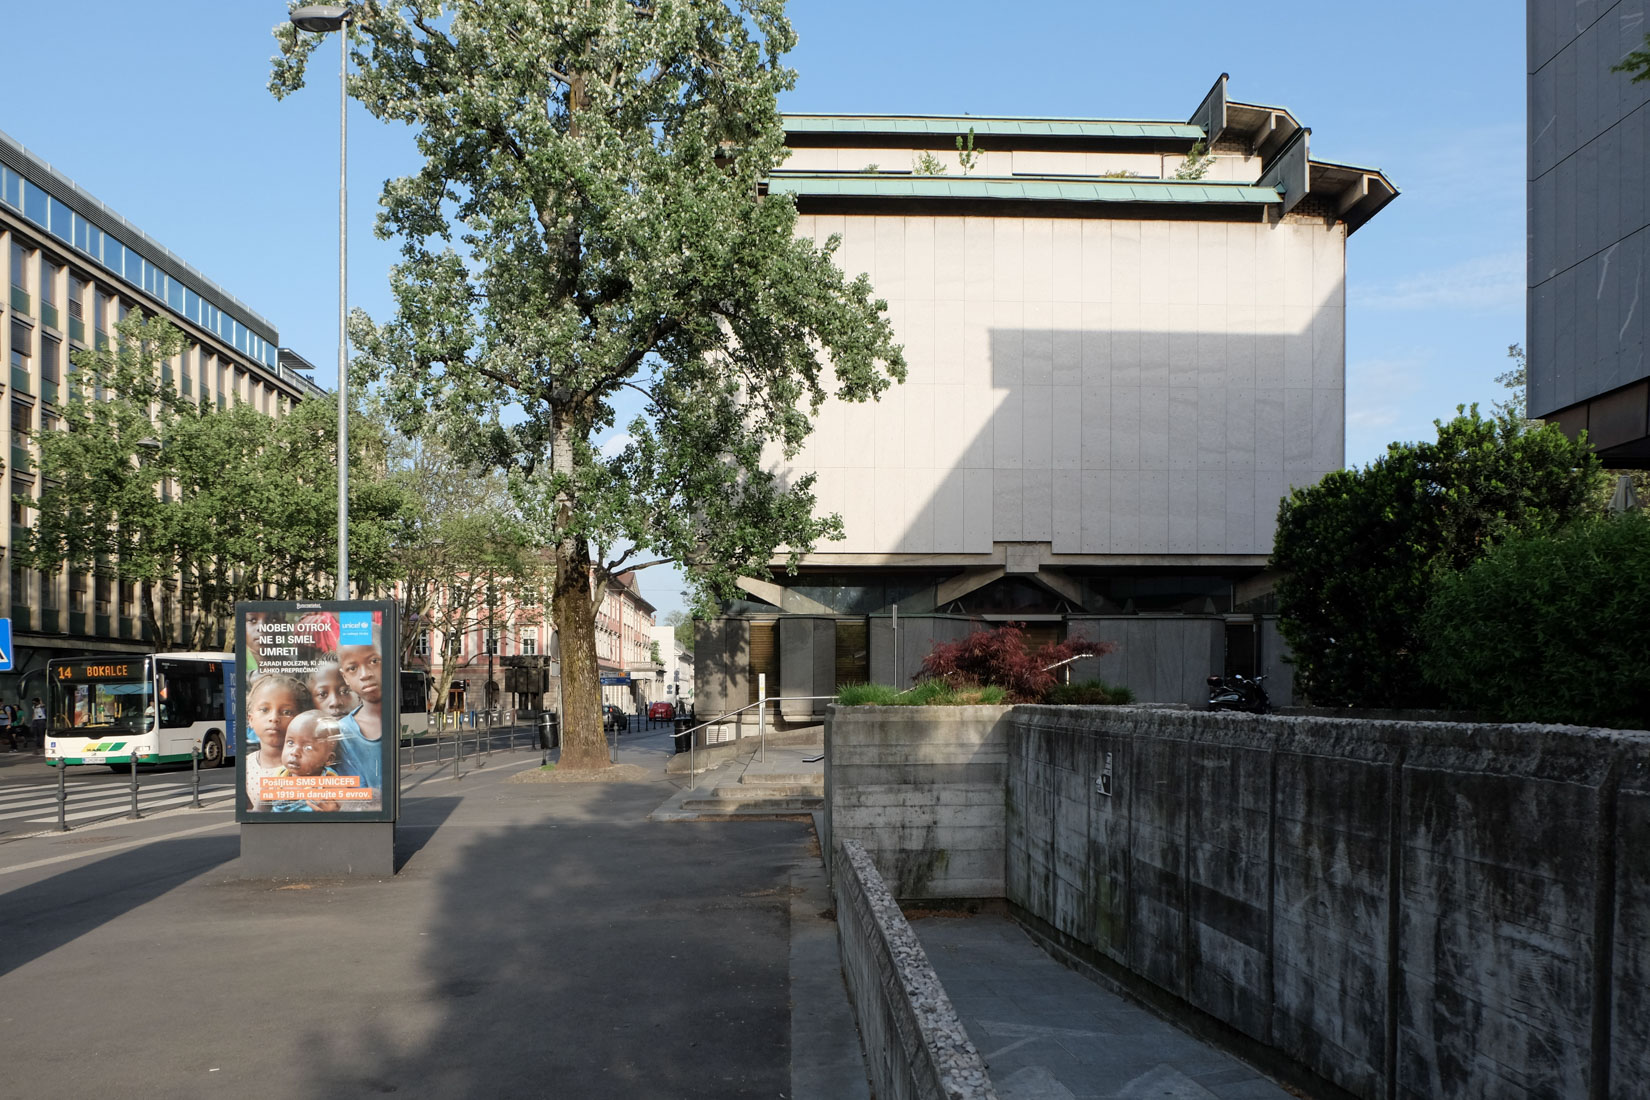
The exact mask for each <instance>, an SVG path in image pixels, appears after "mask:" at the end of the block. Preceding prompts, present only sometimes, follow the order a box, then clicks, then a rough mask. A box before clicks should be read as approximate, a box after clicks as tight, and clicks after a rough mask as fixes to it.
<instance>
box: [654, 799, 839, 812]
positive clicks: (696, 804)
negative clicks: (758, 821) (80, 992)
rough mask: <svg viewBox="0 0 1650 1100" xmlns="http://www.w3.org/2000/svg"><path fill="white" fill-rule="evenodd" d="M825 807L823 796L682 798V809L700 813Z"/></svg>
mask: <svg viewBox="0 0 1650 1100" xmlns="http://www.w3.org/2000/svg"><path fill="white" fill-rule="evenodd" d="M824 808H825V800H824V799H823V798H763V799H749V798H684V799H683V800H682V809H683V810H685V811H687V812H690V813H700V814H735V813H745V814H800V813H810V812H812V811H814V810H822V809H824Z"/></svg>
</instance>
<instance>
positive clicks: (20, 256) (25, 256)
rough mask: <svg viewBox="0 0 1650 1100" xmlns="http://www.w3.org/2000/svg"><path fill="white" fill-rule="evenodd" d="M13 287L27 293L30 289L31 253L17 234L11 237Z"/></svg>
mask: <svg viewBox="0 0 1650 1100" xmlns="http://www.w3.org/2000/svg"><path fill="white" fill-rule="evenodd" d="M11 285H12V286H14V287H16V288H17V289H18V290H21V291H24V292H25V293H26V292H27V291H28V289H29V253H28V252H26V251H25V250H24V249H23V244H22V242H21V241H19V240H18V239H17V234H15V233H13V234H12V237H11Z"/></svg>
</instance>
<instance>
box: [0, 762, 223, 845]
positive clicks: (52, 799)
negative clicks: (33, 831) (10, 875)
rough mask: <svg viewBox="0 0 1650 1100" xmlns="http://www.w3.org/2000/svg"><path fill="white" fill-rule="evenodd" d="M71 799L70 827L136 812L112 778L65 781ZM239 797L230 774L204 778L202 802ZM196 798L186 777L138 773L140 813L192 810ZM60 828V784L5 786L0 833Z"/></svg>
mask: <svg viewBox="0 0 1650 1100" xmlns="http://www.w3.org/2000/svg"><path fill="white" fill-rule="evenodd" d="M64 792H65V793H66V794H67V795H68V802H67V805H66V806H65V813H64V820H65V821H66V822H67V823H68V824H70V825H75V824H84V823H86V822H89V821H99V820H102V819H104V818H110V817H120V816H123V815H125V814H127V813H130V812H131V808H132V789H131V787H130V786H128V785H127V784H126V783H124V782H120V781H118V780H116V779H115V777H113V776H111V777H110V778H109V779H106V780H103V781H101V782H98V781H94V780H89V779H74V778H68V779H66V780H65V782H64ZM234 795H235V780H234V776H233V775H232V774H231V775H229V776H227V777H225V778H222V779H219V778H217V777H214V778H212V779H206V778H205V777H202V779H201V802H202V804H206V805H210V804H213V803H218V804H225V803H227V801H228V800H230V799H233V798H234ZM193 798H194V792H193V790H192V789H191V786H190V782H189V777H188V776H187V775H181V776H179V775H175V774H165V773H162V774H158V775H148V776H146V775H144V774H143V773H142V772H141V771H139V772H138V812H139V813H145V814H148V813H154V812H156V811H158V810H168V809H174V808H176V807H179V806H187V805H189V803H190V801H191V800H192V799H193ZM56 824H57V779H56V777H55V776H54V777H53V778H51V779H49V780H43V781H41V782H38V783H17V784H6V785H0V831H14V830H16V829H18V828H20V827H23V828H27V827H30V826H34V825H56Z"/></svg>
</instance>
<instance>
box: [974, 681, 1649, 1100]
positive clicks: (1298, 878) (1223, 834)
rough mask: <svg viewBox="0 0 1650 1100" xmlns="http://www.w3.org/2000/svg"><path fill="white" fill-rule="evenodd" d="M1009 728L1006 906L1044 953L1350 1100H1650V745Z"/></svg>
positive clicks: (1431, 728)
mask: <svg viewBox="0 0 1650 1100" xmlns="http://www.w3.org/2000/svg"><path fill="white" fill-rule="evenodd" d="M1010 724H1011V726H1012V731H1011V734H1010V737H1009V742H1008V744H1009V756H1008V764H1007V788H1006V789H1007V808H1006V819H1005V827H1006V843H1005V861H1006V868H1007V870H1006V876H1005V881H1006V888H1007V894H1008V898H1009V900H1010V901H1011V902H1012V903H1013V904H1015V905H1016V906H1018V907H1020V908H1021V909H1022V910H1023V911H1024V912H1025V913H1027V914H1029V916H1030V917H1032V918H1035V920H1036V921H1037V922H1041V923H1042V924H1043V925H1046V926H1047V927H1048V928H1049V929H1051V930H1052V932H1053V934H1054V936H1055V937H1056V938H1057V941H1058V943H1059V944H1060V946H1063V947H1066V948H1068V949H1071V950H1073V951H1074V952H1075V953H1077V954H1079V956H1081V957H1085V958H1088V959H1089V960H1090V961H1093V962H1095V963H1097V964H1099V965H1101V966H1102V969H1105V970H1107V971H1108V972H1110V973H1112V974H1113V975H1114V976H1118V977H1122V978H1124V979H1125V980H1128V981H1131V982H1134V983H1140V984H1142V985H1145V984H1149V987H1150V988H1154V989H1156V990H1159V991H1162V992H1164V993H1167V994H1168V995H1170V996H1171V998H1172V999H1174V1000H1175V1001H1177V1002H1178V1003H1180V1004H1182V1005H1186V1006H1190V1007H1192V1008H1194V1009H1196V1010H1198V1013H1200V1014H1205V1015H1201V1016H1198V1018H1200V1019H1210V1018H1212V1019H1213V1020H1215V1021H1218V1022H1219V1023H1220V1024H1222V1025H1225V1027H1226V1028H1229V1029H1231V1031H1232V1032H1235V1033H1236V1034H1237V1035H1238V1036H1242V1037H1247V1039H1249V1040H1252V1041H1253V1043H1254V1044H1255V1046H1256V1049H1267V1048H1269V1049H1270V1050H1271V1051H1272V1052H1275V1053H1276V1054H1278V1055H1281V1056H1282V1058H1283V1060H1284V1061H1285V1063H1286V1064H1292V1065H1294V1066H1297V1067H1301V1068H1304V1069H1306V1070H1308V1071H1310V1073H1311V1074H1313V1075H1316V1076H1317V1077H1319V1078H1321V1079H1323V1080H1327V1081H1330V1082H1333V1083H1334V1084H1335V1085H1338V1086H1339V1087H1340V1088H1342V1089H1344V1090H1345V1091H1346V1092H1347V1093H1350V1094H1351V1095H1354V1096H1358V1097H1367V1098H1370V1100H1376V1098H1385V1097H1400V1098H1407V1100H1422V1098H1429V1100H1441V1098H1446V1097H1484V1098H1492V1097H1507V1096H1532V1097H1534V1096H1545V1097H1566V1098H1567V1097H1605V1096H1610V1097H1625V1096H1650V875H1647V874H1646V869H1647V866H1650V857H1647V856H1646V853H1647V852H1650V734H1643V733H1620V732H1616V731H1602V730H1585V729H1576V728H1571V727H1536V726H1486V725H1459V724H1442V723H1435V724H1404V723H1397V722H1369V721H1355V720H1347V719H1333V718H1283V717H1267V718H1256V717H1252V716H1249V715H1212V714H1208V713H1186V712H1181V713H1176V712H1169V711H1150V710H1137V709H1133V708H1053V707H1021V708H1016V709H1015V711H1014V712H1013V715H1012V717H1011V719H1010ZM1194 1015H1197V1014H1194Z"/></svg>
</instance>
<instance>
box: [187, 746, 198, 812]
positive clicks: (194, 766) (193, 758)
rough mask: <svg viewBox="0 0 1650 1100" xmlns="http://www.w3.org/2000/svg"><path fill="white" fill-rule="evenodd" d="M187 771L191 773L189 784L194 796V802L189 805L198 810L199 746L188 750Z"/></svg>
mask: <svg viewBox="0 0 1650 1100" xmlns="http://www.w3.org/2000/svg"><path fill="white" fill-rule="evenodd" d="M189 770H190V772H191V773H193V774H192V775H191V776H190V783H191V784H192V785H193V787H194V794H195V797H194V801H192V802H190V803H189V805H191V806H193V807H194V808H195V809H197V810H198V809H200V808H201V750H200V747H199V746H192V747H191V748H190V749H189Z"/></svg>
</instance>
